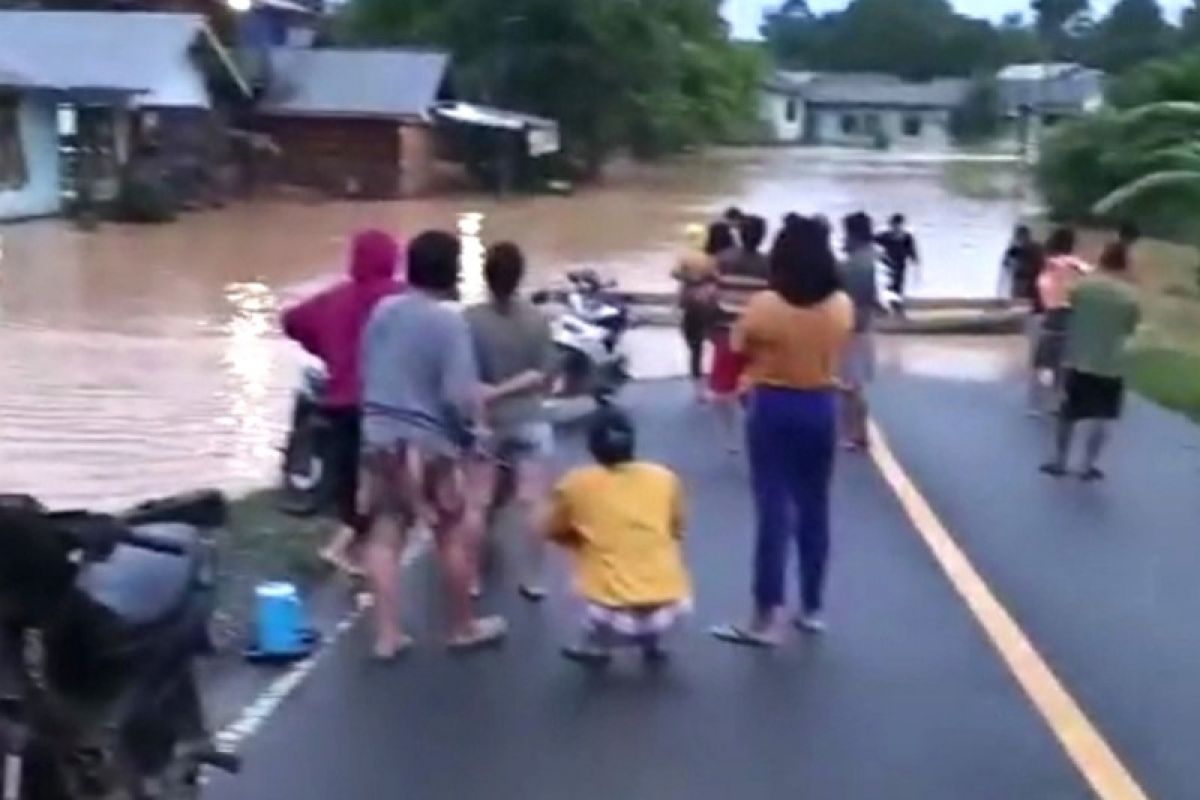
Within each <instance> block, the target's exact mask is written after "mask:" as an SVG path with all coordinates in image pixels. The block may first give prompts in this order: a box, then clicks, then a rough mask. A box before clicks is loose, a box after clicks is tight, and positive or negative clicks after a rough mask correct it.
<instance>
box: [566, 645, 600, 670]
mask: <svg viewBox="0 0 1200 800" xmlns="http://www.w3.org/2000/svg"><path fill="white" fill-rule="evenodd" d="M562 654H563V658H565V659H567V660H568V661H574V662H575V663H576V664H582V665H583V666H585V667H605V666H608V664H609V663H610V662H611V661H612V653H610V652H609V651H608V650H601V649H600V648H598V647H587V646H586V645H568V646H566V647H564V648H563V649H562Z"/></svg>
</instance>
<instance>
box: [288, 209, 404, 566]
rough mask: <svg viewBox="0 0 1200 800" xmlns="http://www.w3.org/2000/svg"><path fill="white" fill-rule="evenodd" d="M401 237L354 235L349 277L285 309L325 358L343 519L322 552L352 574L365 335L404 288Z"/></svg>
mask: <svg viewBox="0 0 1200 800" xmlns="http://www.w3.org/2000/svg"><path fill="white" fill-rule="evenodd" d="M400 260H401V252H400V245H399V244H397V242H396V240H395V239H394V238H392V236H391V235H390V234H387V233H384V232H383V231H378V230H366V231H361V232H359V233H358V234H356V235H355V237H354V241H353V243H352V245H351V250H350V265H349V279H348V280H343V281H340V282H338V283H337V284H335V285H334V286H331V287H329V288H327V289H325V290H323V291H321V292H319V293H317V294H316V295H314V296H313V297H310V298H309V299H307V300H305V301H304V302H302V303H300V304H298V305H296V306H294V307H292V308H290V309H288V310H287V311H286V312H285V313H284V315H283V330H284V333H285V334H286V335H287V336H288V337H289V338H290V339H293V340H294V341H296V342H297V343H298V344H299V345H300V346H301V347H303V348H304V349H305V350H307V351H308V352H309V353H311V354H313V355H314V356H316V357H317V358H319V359H321V361H323V362H324V363H325V369H326V371H327V372H328V375H329V380H328V384H327V389H326V395H325V398H324V403H323V405H324V412H325V414H326V416H327V418H328V421H329V436H328V440H327V445H326V452H325V460H326V465H327V467H328V469H329V476H330V478H329V480H330V494H331V499H332V501H333V503H334V505H335V506H336V511H337V515H338V518H339V519H340V520H341V522H342V527H341V529H340V530H339V531H338V533H337V534H336V535H335V536H334V538H333V539H332V540H331V541H330V543H329V545H328V546H327V547H325V549H324V550H322V551H321V557H322V558H323V559H324V560H325V561H327V562H329V563H330V564H332V565H333V566H334V567H336V568H338V569H340V570H343V571H345V572H348V573H351V574H358V573H359V572H360V570H359V569H358V568H357V567H356V566H354V564H353V562H352V560H351V558H350V555H349V553H350V547H351V545H352V544H353V542H354V539H355V536H356V534H357V533H358V532H359V531H360V529H361V527H362V522H361V519H360V517H359V514H358V509H357V505H358V455H359V444H360V441H361V432H360V426H361V423H362V407H361V406H362V377H361V373H360V364H359V362H360V357H361V356H360V350H361V347H360V342H361V340H362V333H363V329H364V328H365V327H366V324H367V320H368V319H369V318H370V316H371V312H372V311H374V310H375V306H376V305H378V303H379V301H380V300H383V299H384V298H385V297H388V296H389V295H393V294H396V293H398V292H400V291H402V290H403V289H404V283H403V278H402V277H398V275H397V273H398V271H399V267H400Z"/></svg>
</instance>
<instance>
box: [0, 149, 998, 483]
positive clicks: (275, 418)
mask: <svg viewBox="0 0 1200 800" xmlns="http://www.w3.org/2000/svg"><path fill="white" fill-rule="evenodd" d="M730 205H738V206H740V207H742V208H744V209H747V210H752V211H755V212H757V213H760V214H763V215H764V216H766V217H767V218H768V219H770V220H771V221H772V222H774V221H777V220H778V219H779V218H780V217H781V216H782V215H783V214H784V213H785V212H787V211H792V210H795V211H799V212H801V213H813V212H817V211H820V212H822V213H825V214H827V215H828V216H830V217H831V218H834V219H836V218H839V217H840V216H842V215H843V214H845V213H848V212H850V211H853V210H858V209H860V208H865V209H866V210H868V211H869V212H871V213H872V214H873V215H875V216H876V217H877V218H883V217H886V216H887V215H888V214H890V213H892V212H895V211H903V212H904V213H906V214H908V216H909V217H910V219H911V221H912V227H913V228H914V230H915V232H916V234H917V236H918V239H919V240H920V243H921V245H922V247H923V251H924V256H925V262H926V263H925V266H924V269H923V279H922V281H921V282H920V283H919V284H917V285H916V286H915V287H914V289H915V291H914V293H915V294H918V295H926V296H939V297H982V296H988V295H991V294H993V293H994V291H995V286H996V281H997V263H998V258H999V253H1000V251H1001V249H1002V248H1003V246H1004V244H1005V241H1006V238H1007V236H1008V232H1009V229H1010V227H1011V225H1012V223H1013V221H1014V219H1015V217H1016V215H1017V208H1018V207H1017V204H1016V202H1015V201H1012V200H1003V201H974V200H967V199H963V198H959V197H955V196H953V195H951V194H950V193H949V192H948V190H947V189H946V188H945V187H944V184H943V181H942V178H941V168H940V166H938V165H936V164H918V163H899V162H882V161H874V162H865V161H863V160H861V158H856V159H849V158H845V157H843V158H836V159H831V158H826V157H820V158H819V157H818V156H816V155H814V154H811V153H797V152H795V151H785V150H778V151H767V152H741V153H736V154H721V155H718V156H712V157H709V158H707V159H705V160H703V161H700V160H696V161H689V162H684V163H680V164H675V165H671V166H665V167H655V168H647V169H642V170H638V171H636V172H632V171H631V172H630V173H629V174H623V175H619V176H614V177H613V178H612V180H611V181H610V182H609V183H608V184H606V185H605V186H602V187H599V188H594V189H589V190H586V191H583V192H580V193H579V194H578V195H576V196H574V197H569V198H558V197H539V198H532V199H520V200H513V201H507V202H503V203H501V202H498V201H496V200H494V199H483V198H473V197H454V198H439V199H436V200H427V201H411V202H400V203H376V204H353V203H319V204H317V203H314V204H302V203H291V204H288V203H270V204H268V203H258V204H249V205H238V206H233V207H231V208H229V209H226V210H223V211H217V212H208V213H202V214H195V215H191V216H187V217H184V218H182V219H181V220H180V221H179V222H178V223H175V224H171V225H164V226H160V227H124V226H115V225H111V226H106V227H103V228H101V229H100V230H99V231H97V232H94V233H81V232H78V231H76V230H74V229H73V228H71V227H70V226H69V225H68V224H66V223H63V222H61V221H43V222H33V223H25V224H19V225H10V226H6V227H0V237H2V238H0V491H30V492H34V493H36V494H39V495H41V496H42V497H44V498H46V499H47V500H50V501H52V502H55V503H94V504H98V505H100V506H105V507H112V506H115V505H119V504H121V503H124V502H127V501H131V500H136V499H140V498H143V497H145V496H147V495H152V494H154V493H157V492H163V491H175V490H180V489H188V488H194V487H198V486H203V485H216V486H220V487H223V488H227V489H230V490H237V489H242V488H249V487H254V486H261V485H263V484H265V483H267V482H269V481H271V480H272V479H273V474H274V471H275V468H276V465H277V461H278V453H277V447H278V445H279V443H280V439H281V437H282V434H283V429H284V425H285V422H286V416H287V409H288V405H289V402H290V393H291V390H292V386H293V383H294V380H295V376H296V365H297V363H298V360H299V358H298V354H297V353H296V351H295V349H294V348H293V347H292V346H291V345H289V344H288V343H287V342H285V341H283V340H282V339H281V338H280V337H279V335H278V333H277V328H276V318H277V313H278V310H279V308H280V307H281V306H284V305H286V304H287V303H288V302H290V301H291V300H292V299H294V298H296V297H298V296H300V295H302V294H303V293H305V292H307V291H309V290H311V289H312V288H313V287H315V286H319V285H320V284H321V283H322V282H324V281H327V280H329V279H330V277H332V276H333V275H335V274H336V272H337V271H338V270H340V264H341V262H342V252H343V250H344V248H345V245H346V242H347V239H348V237H349V236H350V235H351V234H352V233H353V232H354V231H355V230H356V229H358V228H361V227H364V226H378V227H382V228H384V229H387V230H390V231H393V232H395V233H397V234H399V235H401V236H403V235H405V234H411V233H413V232H416V231H419V230H421V229H423V228H426V227H430V226H440V227H448V228H454V229H457V230H459V231H460V232H461V233H463V234H464V237H465V238H466V239H467V245H468V246H467V253H468V255H472V254H474V255H476V256H477V254H478V252H479V250H480V248H481V246H482V244H481V242H491V241H496V240H498V239H503V238H512V239H514V240H516V241H519V242H520V243H521V244H522V245H523V246H524V247H525V248H526V249H527V251H528V253H529V256H530V260H531V262H532V269H533V272H534V275H533V278H532V281H531V282H533V283H535V284H545V283H549V282H551V281H553V280H554V278H555V276H557V275H560V274H561V273H562V272H564V271H565V270H567V269H569V268H571V267H577V266H584V265H586V266H591V267H595V268H596V269H597V270H599V271H600V272H601V273H603V274H606V275H610V276H612V277H615V278H618V279H619V280H620V281H621V283H622V285H624V286H626V287H629V288H643V289H651V288H665V287H667V286H668V285H669V278H668V273H669V271H670V268H671V266H672V260H673V257H674V254H675V252H676V250H677V248H678V247H679V243H680V240H681V231H682V228H683V226H684V225H685V224H687V223H690V222H698V221H704V220H706V219H707V218H708V217H709V216H711V215H712V214H713V213H714V212H717V211H719V210H720V209H722V208H724V207H726V206H730ZM471 266H472V265H471V264H468V271H469V275H468V285H467V292H468V293H469V294H477V293H478V292H479V291H480V290H481V280H480V278H479V275H478V272H477V268H476V271H474V272H473V273H472V272H470V268H471ZM648 341H649V342H665V341H666V340H665V339H663V338H661V337H651V338H650V339H648ZM652 346H653V347H659V346H662V345H652Z"/></svg>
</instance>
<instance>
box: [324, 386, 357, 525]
mask: <svg viewBox="0 0 1200 800" xmlns="http://www.w3.org/2000/svg"><path fill="white" fill-rule="evenodd" d="M321 413H322V414H323V415H324V417H325V423H326V424H325V430H324V436H323V437H322V441H321V453H322V455H323V457H324V460H325V475H326V481H325V486H324V490H325V497H324V498H323V500H324V502H323V503H322V507H323V508H326V509H328V510H329V513H330V514H333V515H336V516H337V518H338V519H339V520H341V521H342V523H344V524H345V525H348V526H350V527H351V528H354V529H355V530H357V531H361V530H362V527H363V526H362V520H361V518H360V515H359V513H358V469H359V464H358V458H359V451H360V450H361V449H362V444H361V443H362V412H361V411H359V410H358V409H357V408H327V409H324V410H322V412H321Z"/></svg>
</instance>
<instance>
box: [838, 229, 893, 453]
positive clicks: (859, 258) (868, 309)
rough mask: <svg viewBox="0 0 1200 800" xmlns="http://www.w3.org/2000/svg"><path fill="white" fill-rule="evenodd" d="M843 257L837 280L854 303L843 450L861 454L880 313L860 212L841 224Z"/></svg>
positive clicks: (875, 260)
mask: <svg viewBox="0 0 1200 800" xmlns="http://www.w3.org/2000/svg"><path fill="white" fill-rule="evenodd" d="M843 227H844V230H845V237H846V258H845V260H843V261H842V263H841V265H840V269H839V272H840V277H841V281H842V285H843V286H844V287H845V290H846V293H847V294H848V295H849V296H850V299H851V301H853V303H854V335H853V336H852V337H851V339H850V344H849V345H848V346H847V348H846V353H845V356H844V358H843V359H842V370H841V388H842V405H841V407H842V436H843V441H844V445H845V447H846V449H848V450H852V451H865V450H867V449H868V447H869V446H870V438H869V437H868V435H867V419H868V415H869V409H868V407H867V396H866V389H867V385H868V384H869V383H870V382H871V381H873V380H874V379H875V317H876V316H877V315H878V313H879V310H880V300H881V297H882V292H881V288H880V269H879V256H878V251H877V250H876V248H875V235H874V230H873V225H872V223H871V218H870V217H869V216H867V215H866V214H864V213H862V212H858V213H856V214H851V215H850V216H848V217H846V219H845V221H844V222H843Z"/></svg>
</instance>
